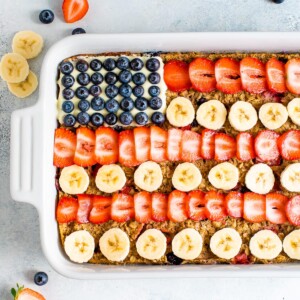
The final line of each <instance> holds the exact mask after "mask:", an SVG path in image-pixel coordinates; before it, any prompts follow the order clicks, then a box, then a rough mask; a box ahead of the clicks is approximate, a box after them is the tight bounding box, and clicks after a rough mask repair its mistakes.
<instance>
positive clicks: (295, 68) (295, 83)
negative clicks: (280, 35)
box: [285, 58, 300, 95]
mask: <svg viewBox="0 0 300 300" xmlns="http://www.w3.org/2000/svg"><path fill="white" fill-rule="evenodd" d="M285 73H286V86H287V88H288V90H289V91H290V92H291V93H293V94H297V95H299V94H300V58H292V59H290V60H289V61H288V62H287V63H286V65H285Z"/></svg>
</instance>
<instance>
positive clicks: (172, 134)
mask: <svg viewBox="0 0 300 300" xmlns="http://www.w3.org/2000/svg"><path fill="white" fill-rule="evenodd" d="M182 132H183V131H182V130H181V129H177V128H171V129H169V130H168V144H167V156H168V160H169V161H178V160H180V158H181V140H182Z"/></svg>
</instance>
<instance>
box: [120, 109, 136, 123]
mask: <svg viewBox="0 0 300 300" xmlns="http://www.w3.org/2000/svg"><path fill="white" fill-rule="evenodd" d="M119 119H120V122H121V123H122V124H123V125H127V126H128V125H130V124H131V123H132V122H133V117H132V115H131V113H130V112H128V111H126V112H123V113H121V115H120V117H119Z"/></svg>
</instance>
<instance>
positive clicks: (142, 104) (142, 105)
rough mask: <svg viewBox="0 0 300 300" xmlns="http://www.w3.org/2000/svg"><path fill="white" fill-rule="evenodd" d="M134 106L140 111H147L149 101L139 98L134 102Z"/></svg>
mask: <svg viewBox="0 0 300 300" xmlns="http://www.w3.org/2000/svg"><path fill="white" fill-rule="evenodd" d="M134 106H135V107H136V109H138V110H145V109H147V106H148V105H147V100H146V99H145V98H143V97H140V98H137V99H136V100H135V102H134Z"/></svg>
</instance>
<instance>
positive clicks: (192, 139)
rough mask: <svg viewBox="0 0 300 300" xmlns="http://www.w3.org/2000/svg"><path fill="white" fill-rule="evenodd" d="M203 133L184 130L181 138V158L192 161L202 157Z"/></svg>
mask: <svg viewBox="0 0 300 300" xmlns="http://www.w3.org/2000/svg"><path fill="white" fill-rule="evenodd" d="M200 149H201V135H200V134H198V133H197V132H194V131H190V130H184V131H183V134H182V140H181V160H183V161H187V162H192V161H196V160H198V159H200V158H201V156H200Z"/></svg>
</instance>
